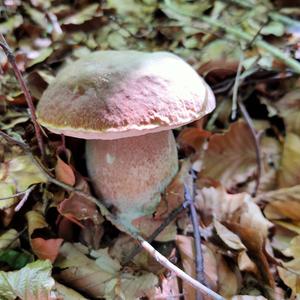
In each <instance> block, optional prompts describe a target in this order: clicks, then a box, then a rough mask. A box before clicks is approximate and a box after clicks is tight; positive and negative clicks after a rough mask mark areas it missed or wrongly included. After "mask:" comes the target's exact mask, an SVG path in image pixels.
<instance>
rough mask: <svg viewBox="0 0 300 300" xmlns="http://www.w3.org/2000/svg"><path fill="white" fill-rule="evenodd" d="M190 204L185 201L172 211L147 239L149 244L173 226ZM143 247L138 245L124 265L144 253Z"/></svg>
mask: <svg viewBox="0 0 300 300" xmlns="http://www.w3.org/2000/svg"><path fill="white" fill-rule="evenodd" d="M187 205H188V203H187V202H186V201H185V202H183V203H182V205H180V206H178V207H176V208H175V209H173V210H172V211H171V213H170V214H169V215H168V217H167V218H165V219H164V221H163V222H162V223H161V224H160V225H159V227H158V228H156V229H155V230H154V231H153V233H152V234H151V235H150V236H149V237H148V238H147V242H148V243H151V242H153V241H154V239H155V238H156V237H157V236H158V235H159V234H160V233H161V232H162V231H163V230H164V229H165V228H166V227H167V226H168V225H169V224H171V223H172V222H173V221H174V220H175V219H176V218H177V216H178V215H179V214H180V213H181V212H182V211H183V210H184V209H185V208H186V207H187ZM142 249H143V248H142V246H141V245H137V246H135V247H134V248H133V249H132V251H131V252H130V254H129V255H128V256H127V257H126V259H125V260H124V262H123V265H127V264H128V263H129V262H130V261H131V260H132V259H133V258H134V257H135V256H136V255H138V254H139V253H140V252H141V251H142Z"/></svg>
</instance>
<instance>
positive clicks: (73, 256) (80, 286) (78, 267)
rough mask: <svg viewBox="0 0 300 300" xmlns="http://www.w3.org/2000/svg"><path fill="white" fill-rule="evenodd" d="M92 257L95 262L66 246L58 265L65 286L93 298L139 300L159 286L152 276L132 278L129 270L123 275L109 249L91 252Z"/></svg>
mask: <svg viewBox="0 0 300 300" xmlns="http://www.w3.org/2000/svg"><path fill="white" fill-rule="evenodd" d="M90 256H91V257H94V258H95V260H93V259H90V258H88V257H87V256H85V255H84V254H83V253H82V252H81V251H80V250H79V248H76V247H75V246H74V245H72V244H70V243H65V244H64V245H63V246H62V247H61V249H60V260H58V262H57V264H56V266H57V267H60V268H61V269H62V270H61V272H60V278H61V279H62V280H63V281H64V282H66V283H68V285H70V286H71V287H73V288H75V289H76V290H80V291H82V292H84V293H86V294H87V295H89V296H90V297H94V298H105V299H107V300H110V299H111V300H112V299H118V297H120V298H121V299H122V297H123V298H124V299H136V298H137V297H139V296H141V295H143V291H146V290H147V289H149V288H154V286H155V285H156V284H157V283H158V280H157V277H156V276H155V275H153V274H152V273H146V272H140V274H136V275H133V274H132V273H130V272H129V270H128V272H126V271H125V270H124V272H121V271H120V269H121V265H120V263H119V262H118V261H117V260H116V259H112V258H111V257H110V256H109V254H108V251H107V249H100V250H97V251H92V252H91V253H90Z"/></svg>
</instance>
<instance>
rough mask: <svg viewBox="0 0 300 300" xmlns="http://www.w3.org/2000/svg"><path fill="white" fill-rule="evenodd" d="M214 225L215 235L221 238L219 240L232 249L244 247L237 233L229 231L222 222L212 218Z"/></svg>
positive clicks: (242, 248)
mask: <svg viewBox="0 0 300 300" xmlns="http://www.w3.org/2000/svg"><path fill="white" fill-rule="evenodd" d="M214 227H215V230H216V232H217V235H218V236H219V237H220V238H221V240H222V241H223V242H224V243H225V244H226V246H228V247H229V248H230V249H233V250H244V249H246V247H245V245H244V244H243V243H242V241H241V239H240V238H239V236H238V235H236V234H235V233H233V232H232V231H230V230H229V229H228V228H226V227H225V226H224V225H223V224H221V223H220V222H219V221H218V220H216V219H214Z"/></svg>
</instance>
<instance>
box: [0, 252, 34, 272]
mask: <svg viewBox="0 0 300 300" xmlns="http://www.w3.org/2000/svg"><path fill="white" fill-rule="evenodd" d="M32 261H33V256H32V255H30V254H28V253H26V252H23V251H16V250H4V251H1V252H0V262H4V263H6V264H8V265H9V266H10V267H12V268H14V269H21V268H23V267H24V266H25V265H27V264H28V263H30V262H32Z"/></svg>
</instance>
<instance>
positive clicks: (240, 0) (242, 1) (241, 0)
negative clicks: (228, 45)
mask: <svg viewBox="0 0 300 300" xmlns="http://www.w3.org/2000/svg"><path fill="white" fill-rule="evenodd" d="M228 1H229V2H232V3H235V4H237V5H239V6H241V7H244V8H250V9H251V8H253V4H252V3H249V2H248V1H247V0H228ZM226 2H227V1H226ZM267 14H268V16H269V17H270V18H271V19H273V21H278V22H281V23H283V24H286V25H289V26H300V22H299V21H297V20H294V19H291V18H289V17H287V16H285V15H282V14H280V13H278V12H275V11H270V12H268V13H267Z"/></svg>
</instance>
